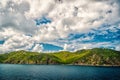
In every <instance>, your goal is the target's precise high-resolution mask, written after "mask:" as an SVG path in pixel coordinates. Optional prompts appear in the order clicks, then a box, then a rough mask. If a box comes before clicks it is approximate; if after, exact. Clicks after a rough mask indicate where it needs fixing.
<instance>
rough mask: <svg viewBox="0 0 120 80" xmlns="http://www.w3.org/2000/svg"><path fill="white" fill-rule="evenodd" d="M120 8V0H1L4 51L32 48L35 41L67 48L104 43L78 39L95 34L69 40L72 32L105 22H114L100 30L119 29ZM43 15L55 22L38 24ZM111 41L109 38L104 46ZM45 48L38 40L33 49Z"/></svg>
mask: <svg viewBox="0 0 120 80" xmlns="http://www.w3.org/2000/svg"><path fill="white" fill-rule="evenodd" d="M119 12H120V10H119V3H118V2H117V1H116V0H47V1H45V0H34V1H33V0H4V1H3V0H1V1H0V40H5V43H4V44H3V45H0V52H7V51H13V50H20V49H24V50H29V49H30V48H31V47H32V46H33V45H34V44H35V43H41V42H46V43H50V44H55V45H59V46H61V47H63V48H64V49H65V50H66V49H67V50H75V49H82V48H84V47H86V48H93V47H98V46H101V45H103V43H89V44H82V43H79V44H78V42H77V41H79V42H80V41H85V40H91V39H93V38H94V36H92V37H91V36H89V37H85V38H80V39H77V40H74V41H73V42H72V41H71V42H70V41H69V40H67V39H68V35H70V34H72V33H73V34H77V33H79V34H80V33H89V32H90V31H91V29H96V30H97V29H98V28H99V27H100V26H102V25H103V24H109V25H112V26H108V27H104V28H103V32H101V33H100V34H107V32H106V31H105V30H107V29H110V28H111V31H112V32H116V31H117V30H116V28H114V27H113V25H114V24H116V23H117V22H118V21H120V16H119ZM42 16H46V17H48V18H50V19H51V20H52V22H51V23H49V24H44V25H40V26H36V23H35V19H36V18H40V17H42ZM119 27H120V26H117V28H118V29H120V28H119ZM26 35H32V37H30V36H26ZM60 39H63V40H60ZM54 41H56V42H54ZM108 43H109V42H105V43H104V46H107V45H108ZM109 44H110V43H109ZM118 46H119V45H118ZM42 49H43V47H42V46H39V45H38V44H36V45H35V46H34V48H33V49H32V50H33V51H41V50H42ZM116 49H117V50H118V49H119V47H116Z"/></svg>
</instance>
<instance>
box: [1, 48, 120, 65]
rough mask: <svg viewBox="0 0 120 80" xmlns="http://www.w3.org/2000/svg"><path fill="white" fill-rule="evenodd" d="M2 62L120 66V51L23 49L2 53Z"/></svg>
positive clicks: (99, 49)
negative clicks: (40, 50)
mask: <svg viewBox="0 0 120 80" xmlns="http://www.w3.org/2000/svg"><path fill="white" fill-rule="evenodd" d="M0 63H10V64H73V65H96V66H102V65H103V66H120V51H115V50H111V49H102V48H94V49H86V50H84V49H83V50H79V51H76V52H68V51H60V52H55V53H38V52H28V51H23V50H21V51H14V52H10V53H6V54H0Z"/></svg>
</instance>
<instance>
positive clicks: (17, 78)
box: [0, 64, 120, 80]
mask: <svg viewBox="0 0 120 80" xmlns="http://www.w3.org/2000/svg"><path fill="white" fill-rule="evenodd" d="M0 80H120V67H95V66H73V65H21V64H0Z"/></svg>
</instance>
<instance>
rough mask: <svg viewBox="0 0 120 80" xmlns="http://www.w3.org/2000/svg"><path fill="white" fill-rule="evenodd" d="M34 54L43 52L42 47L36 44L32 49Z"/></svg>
mask: <svg viewBox="0 0 120 80" xmlns="http://www.w3.org/2000/svg"><path fill="white" fill-rule="evenodd" d="M32 51H34V52H42V51H43V46H42V45H40V44H36V45H35V46H34V48H33V49H32Z"/></svg>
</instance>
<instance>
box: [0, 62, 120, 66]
mask: <svg viewBox="0 0 120 80" xmlns="http://www.w3.org/2000/svg"><path fill="white" fill-rule="evenodd" d="M0 64H6V65H7V64H10V65H48V66H49V65H59V66H60V65H61V66H86V67H87V66H88V67H120V65H90V64H89V65H88V64H84V65H82V64H12V63H0Z"/></svg>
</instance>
